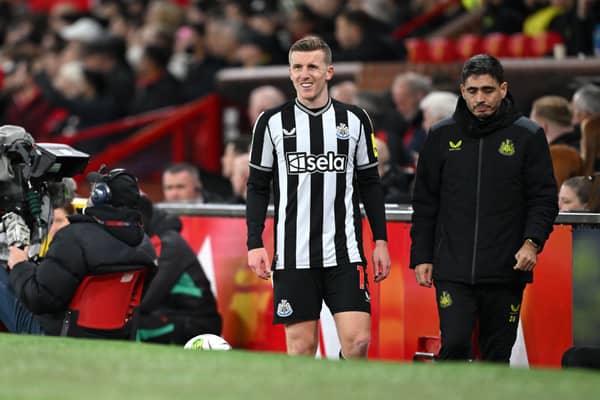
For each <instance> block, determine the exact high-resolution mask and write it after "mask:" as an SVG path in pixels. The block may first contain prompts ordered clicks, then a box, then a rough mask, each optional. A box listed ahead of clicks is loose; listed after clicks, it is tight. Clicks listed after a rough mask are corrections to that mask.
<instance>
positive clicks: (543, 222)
mask: <svg viewBox="0 0 600 400" xmlns="http://www.w3.org/2000/svg"><path fill="white" fill-rule="evenodd" d="M527 146H528V148H527V156H526V157H527V158H526V160H525V188H526V190H527V192H526V199H527V216H526V221H525V230H524V234H523V239H527V238H531V239H534V240H535V242H536V243H538V244H539V245H540V246H542V248H543V246H544V243H545V242H546V240H547V239H548V236H549V235H550V233H551V232H552V229H553V224H554V219H555V218H556V215H557V214H558V200H557V199H558V194H557V188H556V180H555V178H554V172H553V169H552V158H551V157H550V150H549V148H548V143H547V141H546V136H545V135H544V132H543V131H542V130H541V129H539V130H538V131H537V132H535V134H533V135H531V137H530V138H529V140H528V143H527Z"/></svg>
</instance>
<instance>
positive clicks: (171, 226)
mask: <svg viewBox="0 0 600 400" xmlns="http://www.w3.org/2000/svg"><path fill="white" fill-rule="evenodd" d="M144 211H148V212H149V213H150V212H151V215H145V217H147V218H150V221H149V222H147V223H146V232H147V233H148V235H150V236H151V240H152V244H153V245H154V246H155V249H156V252H157V254H158V270H157V272H156V275H155V276H154V279H153V280H152V283H151V284H150V286H149V287H148V290H147V291H146V293H144V297H143V298H142V303H141V304H140V323H139V329H138V338H139V339H140V340H143V341H154V342H161V343H178V344H184V343H185V342H186V341H187V340H188V339H190V338H192V337H193V336H196V335H199V334H201V333H213V334H216V335H220V334H221V324H222V321H221V316H220V314H219V312H218V311H217V302H216V299H215V296H214V295H213V292H212V291H211V287H210V282H209V281H208V279H207V277H206V274H205V273H204V270H203V268H202V266H201V265H200V262H199V261H198V258H197V256H196V254H195V253H194V251H193V250H192V248H191V247H190V246H189V245H188V243H187V242H186V241H185V240H184V239H183V238H182V237H181V235H180V234H179V231H180V230H181V221H180V220H179V218H178V217H177V216H174V215H169V214H167V213H166V212H164V211H161V210H151V209H150V210H144Z"/></svg>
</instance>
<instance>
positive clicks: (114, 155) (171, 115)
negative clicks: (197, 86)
mask: <svg viewBox="0 0 600 400" xmlns="http://www.w3.org/2000/svg"><path fill="white" fill-rule="evenodd" d="M164 112H166V111H164V110H163V111H158V113H160V114H159V115H163V114H162V113H164ZM146 117H150V116H145V117H141V118H146ZM134 122H135V121H134ZM134 122H132V123H134ZM137 122H139V120H138V121H137ZM122 123H127V121H123V122H122ZM96 129H102V128H96ZM92 133H93V134H94V135H98V134H97V132H96V133H94V131H92ZM95 137H96V136H95ZM164 137H170V139H171V161H173V162H181V161H185V160H190V161H191V162H192V163H194V164H196V165H198V166H200V167H201V168H203V169H205V170H206V171H209V172H213V173H217V172H219V171H220V169H221V161H220V157H221V148H222V135H221V102H220V99H219V97H218V96H216V95H211V96H206V97H204V98H203V99H201V100H197V101H195V102H192V103H189V104H186V105H184V106H181V107H178V108H176V109H172V110H171V111H169V112H168V115H167V117H166V118H164V119H163V120H160V121H158V122H156V123H155V124H153V125H151V126H148V127H146V128H144V129H142V130H141V131H139V132H137V133H135V134H133V135H132V136H130V137H128V138H127V139H125V140H123V141H121V142H119V143H117V144H115V145H113V146H110V147H108V148H107V149H106V150H104V151H103V152H101V153H99V154H97V155H96V156H95V157H94V158H93V159H92V160H91V161H90V163H89V164H88V167H87V171H96V170H97V169H98V168H99V167H100V166H101V165H102V164H106V165H116V164H118V163H119V162H120V161H122V160H125V159H127V158H128V157H130V156H131V155H132V154H137V153H139V152H140V151H143V150H144V149H146V148H147V147H148V146H150V145H151V144H154V143H157V142H158V141H159V140H160V139H162V138H164Z"/></svg>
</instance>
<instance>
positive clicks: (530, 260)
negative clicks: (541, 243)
mask: <svg viewBox="0 0 600 400" xmlns="http://www.w3.org/2000/svg"><path fill="white" fill-rule="evenodd" d="M537 252H538V249H536V248H535V247H534V246H532V245H531V244H530V243H529V242H527V241H526V242H525V243H523V246H521V248H520V249H519V251H517V254H515V259H516V260H517V263H516V264H515V266H514V267H513V269H514V270H516V271H532V270H533V267H535V264H536V263H537Z"/></svg>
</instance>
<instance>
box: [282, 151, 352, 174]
mask: <svg viewBox="0 0 600 400" xmlns="http://www.w3.org/2000/svg"><path fill="white" fill-rule="evenodd" d="M285 157H286V161H287V168H288V174H303V173H309V174H312V173H314V172H337V173H342V172H346V163H347V157H346V156H345V155H342V154H335V153H334V152H333V151H330V152H328V153H327V154H318V155H315V154H307V153H303V152H290V153H285Z"/></svg>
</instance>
